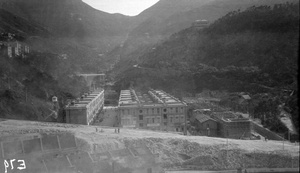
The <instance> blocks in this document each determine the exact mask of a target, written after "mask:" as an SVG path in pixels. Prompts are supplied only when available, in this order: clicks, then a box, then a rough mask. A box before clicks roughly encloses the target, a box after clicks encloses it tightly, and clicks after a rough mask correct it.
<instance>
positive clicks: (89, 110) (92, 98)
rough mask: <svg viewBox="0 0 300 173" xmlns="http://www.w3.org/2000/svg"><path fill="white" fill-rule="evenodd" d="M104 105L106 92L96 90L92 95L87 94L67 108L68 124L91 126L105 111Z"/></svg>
mask: <svg viewBox="0 0 300 173" xmlns="http://www.w3.org/2000/svg"><path fill="white" fill-rule="evenodd" d="M103 105H104V90H103V89H100V90H95V91H93V92H91V93H86V94H85V95H83V96H82V97H81V98H80V100H77V102H75V103H74V102H73V103H72V104H70V105H69V106H67V107H66V108H65V110H66V123H72V124H84V125H89V124H91V123H92V122H93V121H94V120H95V118H96V115H97V114H98V113H99V112H100V111H101V110H102V109H103Z"/></svg>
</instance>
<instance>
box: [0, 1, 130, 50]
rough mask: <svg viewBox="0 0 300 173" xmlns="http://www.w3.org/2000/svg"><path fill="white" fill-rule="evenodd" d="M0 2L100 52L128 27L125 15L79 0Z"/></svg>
mask: <svg viewBox="0 0 300 173" xmlns="http://www.w3.org/2000/svg"><path fill="white" fill-rule="evenodd" d="M0 4H1V5H0V8H2V9H5V10H6V11H8V12H10V13H12V14H14V15H16V16H20V17H22V18H24V19H27V20H28V21H33V22H36V23H39V24H40V25H41V26H43V27H44V28H47V30H48V31H49V32H50V33H52V34H53V36H56V37H57V38H69V39H75V40H77V41H80V42H82V44H86V46H88V47H91V48H96V49H98V50H99V51H103V52H104V51H108V50H110V49H112V48H113V47H114V46H116V45H118V44H120V43H121V42H122V41H123V40H124V37H125V36H126V34H127V32H128V30H129V29H130V26H131V25H130V24H129V17H127V16H123V15H120V14H108V13H105V12H102V11H98V10H96V9H94V8H92V7H90V6H88V5H87V4H85V3H83V2H82V1H81V0H43V1H40V0H26V1H24V0H1V1H0Z"/></svg>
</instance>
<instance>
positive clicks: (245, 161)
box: [0, 120, 299, 170]
mask: <svg viewBox="0 0 300 173" xmlns="http://www.w3.org/2000/svg"><path fill="white" fill-rule="evenodd" d="M96 128H98V132H96ZM100 129H103V132H99V131H100ZM62 132H69V133H72V134H74V135H75V137H76V138H77V145H78V147H79V148H80V149H82V150H84V151H89V152H91V153H101V152H106V151H111V150H116V149H122V148H125V147H128V146H138V145H146V146H147V147H148V148H149V149H150V150H151V151H152V153H156V154H157V155H158V160H159V162H160V163H161V165H162V167H164V168H165V169H174V168H175V169H176V168H178V169H179V168H184V167H187V166H190V165H194V166H196V167H197V169H204V170H205V169H206V170H207V169H209V170H221V169H236V168H238V167H240V166H242V167H251V168H254V167H258V168H261V167H272V168H280V167H281V168H284V167H299V144H294V143H289V142H284V143H283V142H282V141H270V140H269V141H267V142H265V141H263V140H234V139H228V140H227V139H224V138H210V137H203V136H183V135H180V134H176V133H167V132H154V131H149V130H133V129H121V132H120V133H119V134H117V133H115V132H114V129H113V128H108V127H99V126H84V125H70V124H59V123H42V122H31V121H17V120H4V121H0V141H1V139H2V140H3V139H5V138H4V136H15V135H18V136H22V135H28V134H31V133H32V134H34V133H62ZM227 144H228V145H227ZM283 148H284V150H283Z"/></svg>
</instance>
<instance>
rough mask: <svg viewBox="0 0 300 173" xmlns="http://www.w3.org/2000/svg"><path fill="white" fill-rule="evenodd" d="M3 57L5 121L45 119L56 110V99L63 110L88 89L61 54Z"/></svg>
mask: <svg viewBox="0 0 300 173" xmlns="http://www.w3.org/2000/svg"><path fill="white" fill-rule="evenodd" d="M0 58H1V59H0V83H1V85H0V98H1V99H0V117H2V118H12V119H26V120H45V118H46V117H47V115H48V114H50V113H51V111H50V110H51V109H53V106H52V103H51V99H52V97H53V96H57V97H58V99H59V104H60V106H61V107H62V106H63V104H64V103H66V100H67V99H68V98H72V97H76V96H78V95H80V93H82V92H84V91H86V90H87V88H86V84H85V81H84V80H83V79H82V78H79V77H76V76H75V74H74V73H73V71H72V69H74V68H71V67H70V65H71V64H70V63H69V62H68V61H67V60H65V59H63V58H61V57H60V56H59V55H57V54H53V53H49V52H48V53H41V52H34V51H33V52H31V53H30V54H27V55H25V56H24V57H22V56H18V57H14V58H8V57H7V56H4V55H3V54H1V56H0ZM48 120H49V119H48ZM50 120H51V119H50Z"/></svg>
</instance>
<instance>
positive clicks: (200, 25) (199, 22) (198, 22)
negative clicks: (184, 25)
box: [192, 19, 209, 29]
mask: <svg viewBox="0 0 300 173" xmlns="http://www.w3.org/2000/svg"><path fill="white" fill-rule="evenodd" d="M208 25H209V21H208V20H204V19H202V20H196V21H195V22H193V24H192V26H193V27H194V28H197V29H202V28H205V27H207V26H208Z"/></svg>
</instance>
